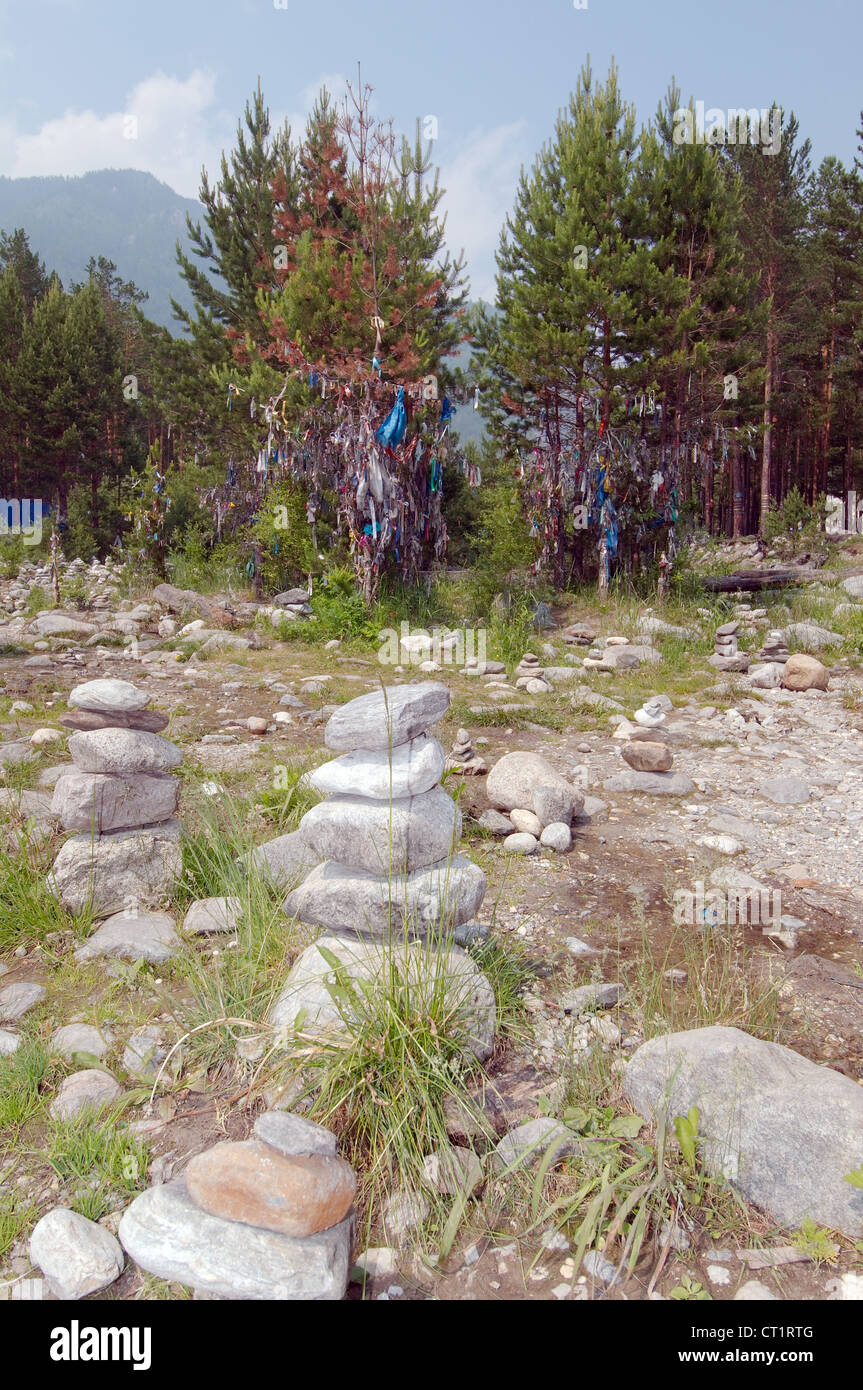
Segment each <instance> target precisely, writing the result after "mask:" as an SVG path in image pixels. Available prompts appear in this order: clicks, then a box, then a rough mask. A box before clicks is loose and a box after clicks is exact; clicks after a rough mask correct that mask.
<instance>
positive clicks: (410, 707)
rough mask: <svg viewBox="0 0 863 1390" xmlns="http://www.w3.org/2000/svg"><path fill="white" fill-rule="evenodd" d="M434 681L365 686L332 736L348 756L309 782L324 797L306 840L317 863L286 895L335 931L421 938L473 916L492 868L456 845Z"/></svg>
mask: <svg viewBox="0 0 863 1390" xmlns="http://www.w3.org/2000/svg"><path fill="white" fill-rule="evenodd" d="M449 703H450V692H449V691H448V689H447V688H446V686H444V685H441V684H439V683H438V682H435V681H428V682H424V683H422V684H417V685H397V686H390V687H388V688H387V689H386V691H383V690H379V691H374V692H373V693H372V694H369V695H361V696H359V698H358V699H356V700H351V701H350V703H349V704H347V705H343V706H342V707H341V708H340V709H338V710H336V712H335V713H334V714H333V715H332V716H331V718H330V720H329V722H328V724H327V726H326V729H325V731H324V739H325V742H326V744H327V746H328V747H329V748H331V749H333V750H334V751H335V752H338V753H341V754H343V756H342V757H338V758H335V759H333V760H332V761H331V762H328V763H324V765H323V766H322V767H319V768H317V769H316V771H314V772H313V773H311V774H310V775H309V778H308V781H309V783H310V785H311V786H313V787H314V788H316V790H317V791H319V792H323V794H324V796H325V798H326V799H325V800H324V801H322V802H321V803H319V805H317V806H313V807H312V809H311V810H310V811H308V812H307V813H306V815H305V816H304V817H303V819H302V821H301V823H300V826H299V829H298V830H297V832H296V836H297V839H298V841H300V842H301V844H302V845H303V846H304V847H305V849H306V851H307V852H308V853H309V854H310V855H311V856H312V857H313V858H314V859H317V860H318V861H322V862H318V864H317V866H316V867H315V868H313V869H312V871H311V873H309V874H308V876H307V877H306V878H305V879H304V881H303V882H302V883H301V884H300V885H299V887H298V888H296V889H295V890H294V891H293V892H291V893H289V895H288V897H287V899H286V901H285V911H286V912H287V913H288V914H289V915H290V916H296V917H297V918H299V920H300V921H303V922H308V923H310V924H312V925H315V926H321V927H325V928H327V929H328V930H329V931H334V932H347V933H350V934H352V935H356V934H359V935H360V936H366V937H368V936H371V937H377V938H383V937H386V936H387V935H389V933H390V932H391V931H392V932H397V933H399V934H401V933H402V931H403V930H407V933H408V935H410V936H414V937H418V938H423V937H425V936H426V934H428V933H432V934H434V933H435V932H439V931H442V930H443V931H446V930H448V929H449V928H450V927H458V926H459V925H460V924H462V923H466V922H469V921H470V920H471V918H473V917H474V915H475V913H476V912H477V910H478V909H479V906H480V904H481V902H482V899H483V895H484V893H485V874H484V873H483V872H482V870H481V869H480V868H478V867H477V865H476V864H473V863H471V862H470V860H468V859H464V858H463V857H462V856H461V855H458V854H454V853H453V850H454V847H455V846H456V845H457V843H458V841H459V838H460V836H461V826H462V818H461V812H460V811H459V809H458V807H457V806H456V805H455V803H454V801H453V800H452V798H451V797H450V796H448V795H447V793H446V792H445V791H444V790H443V788H442V787H440V786H439V785H438V783H439V781H440V778H441V776H442V774H443V771H444V767H445V764H446V756H445V753H444V750H443V748H442V746H441V744H440V743H439V742H438V740H437V739H436V738H432V737H431V736H430V735H429V733H428V730H429V729H430V727H431V726H432V725H433V724H435V723H436V722H437V721H438V720H439V719H441V718H442V717H443V715H444V714H445V713H446V711H447V709H448V708H449Z"/></svg>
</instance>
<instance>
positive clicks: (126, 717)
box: [51, 679, 182, 915]
mask: <svg viewBox="0 0 863 1390" xmlns="http://www.w3.org/2000/svg"><path fill="white" fill-rule="evenodd" d="M149 700H150V697H149V696H148V695H147V694H145V693H144V692H143V691H140V690H138V689H136V687H135V686H134V685H132V684H130V682H129V681H123V680H113V679H106V680H94V681H88V682H87V683H86V684H84V685H79V686H76V688H75V689H74V690H73V691H72V692H71V694H70V696H69V705H70V706H71V710H70V713H69V714H67V715H64V716H62V718H61V722H62V723H63V724H64V725H65V726H66V727H67V728H72V729H75V730H76V732H75V733H73V734H72V735H71V737H70V738H69V752H70V754H71V757H72V762H73V767H72V768H71V769H70V770H69V771H68V772H66V773H65V774H64V775H63V776H61V777H60V778H59V779H58V780H57V783H56V785H55V788H54V797H53V801H52V803H51V811H52V814H53V815H54V816H56V817H57V818H58V819H59V821H60V822H61V824H62V825H63V828H64V829H65V830H69V831H72V832H75V833H73V837H72V839H70V840H67V841H66V844H65V845H64V846H63V848H62V849H61V850H60V853H59V854H58V855H57V858H56V860H55V862H54V868H53V873H52V878H53V886H54V890H55V892H56V893H57V895H58V896H59V897H60V899H61V901H62V902H63V903H64V904H65V905H66V906H67V907H68V908H69V909H70V910H71V911H72V912H81V911H82V910H83V909H84V907H85V906H86V905H87V903H88V902H90V901H91V902H92V907H93V910H94V911H95V912H96V913H98V914H100V915H104V914H107V913H111V912H118V911H120V910H121V909H123V910H128V909H129V907H130V905H132V904H134V906H136V907H155V906H158V904H159V903H160V902H161V901H162V900H163V899H164V898H165V897H166V896H167V895H168V893H169V892H170V889H171V887H172V885H173V883H174V881H175V880H176V879H177V878H178V877H179V874H180V869H181V862H180V848H179V836H180V827H179V823H178V822H177V821H176V820H175V819H174V814H175V812H176V809H177V801H178V794H179V781H178V779H177V778H176V777H173V776H171V775H170V774H171V772H172V770H173V769H174V768H176V767H178V766H179V764H180V762H181V761H182V753H181V752H180V750H179V748H177V747H176V745H175V744H173V743H171V742H170V740H169V739H166V738H162V737H161V736H160V735H159V733H158V732H156V730H158V729H162V728H164V727H165V725H166V724H167V722H168V721H167V719H166V718H165V716H164V715H161V714H158V713H156V712H155V711H150V710H147V709H146V706H147V705H148V704H149Z"/></svg>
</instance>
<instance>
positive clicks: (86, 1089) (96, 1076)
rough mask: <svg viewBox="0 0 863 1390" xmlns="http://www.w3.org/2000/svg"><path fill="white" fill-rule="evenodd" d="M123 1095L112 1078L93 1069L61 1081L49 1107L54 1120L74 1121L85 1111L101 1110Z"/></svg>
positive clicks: (76, 1073) (75, 1073)
mask: <svg viewBox="0 0 863 1390" xmlns="http://www.w3.org/2000/svg"><path fill="white" fill-rule="evenodd" d="M122 1094H123V1092H122V1090H121V1089H120V1087H119V1085H118V1084H117V1082H116V1081H115V1080H114V1078H113V1076H111V1074H110V1073H109V1072H106V1071H98V1070H97V1069H96V1068H95V1067H93V1068H88V1069H87V1070H85V1071H75V1072H73V1073H72V1075H71V1076H67V1077H66V1079H65V1080H64V1081H63V1083H62V1085H61V1087H60V1089H59V1091H58V1092H57V1096H56V1099H55V1100H54V1101H53V1103H52V1104H51V1106H50V1111H51V1115H52V1117H53V1118H54V1119H55V1120H74V1118H75V1116H76V1115H80V1114H81V1113H82V1112H83V1111H85V1110H102V1109H103V1108H104V1107H105V1106H106V1105H112V1104H113V1103H114V1101H115V1100H119V1098H120V1096H121V1095H122Z"/></svg>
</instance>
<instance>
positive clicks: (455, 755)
mask: <svg viewBox="0 0 863 1390" xmlns="http://www.w3.org/2000/svg"><path fill="white" fill-rule="evenodd" d="M446 769H447V772H455V773H457V774H458V775H459V776H467V777H479V776H481V775H482V774H483V773H484V772H487V771H488V764H487V763H486V762H485V760H484V759H483V758H481V757H479V755H478V754H476V753H474V751H473V748H472V747H471V741H470V734H469V733H468V731H467V729H459V731H458V733H457V734H456V738H455V743H454V744H453V746H452V752H451V753H450V755H449V757H448V758H447V760H446Z"/></svg>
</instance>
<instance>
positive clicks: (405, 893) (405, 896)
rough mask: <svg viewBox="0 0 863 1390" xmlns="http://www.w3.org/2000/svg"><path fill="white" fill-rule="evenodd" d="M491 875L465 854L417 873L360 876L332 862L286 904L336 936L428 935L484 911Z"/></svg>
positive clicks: (292, 912) (302, 918)
mask: <svg viewBox="0 0 863 1390" xmlns="http://www.w3.org/2000/svg"><path fill="white" fill-rule="evenodd" d="M485 883H486V880H485V874H484V873H483V872H482V869H480V868H478V866H477V865H476V864H473V863H471V861H470V860H469V859H463V858H462V857H461V855H458V854H456V855H453V857H452V858H451V859H449V860H444V861H443V862H442V863H440V864H430V865H429V866H428V867H427V868H425V869H416V870H415V871H414V872H413V873H412V874H406V875H395V874H394V875H393V876H392V877H391V878H390V877H389V876H387V875H377V874H365V873H359V872H358V871H357V870H354V869H348V868H345V866H344V865H343V864H336V863H334V862H333V861H332V860H328V861H327V862H326V863H325V864H319V865H318V867H317V868H315V869H313V870H312V872H311V873H310V874H309V876H308V878H306V879H305V881H304V882H303V883H301V884H300V886H299V887H298V888H296V889H294V891H293V892H292V893H289V894H288V896H287V898H286V899H285V912H286V913H287V914H288V916H289V917H299V919H300V921H302V922H310V923H311V924H312V925H314V926H321V927H327V928H329V929H330V930H334V931H344V932H350V933H351V934H352V935H353V934H355V933H357V932H360V933H366V934H369V935H372V936H382V935H386V934H388V933H389V932H390V931H391V930H394V931H402V930H403V928H404V927H407V929H408V931H409V932H410V933H411V934H413V935H417V936H424V935H425V934H426V932H427V931H429V930H440V929H441V926H442V925H443V926H444V927H446V926H447V925H449V924H451V925H454V926H458V925H459V924H460V923H461V922H467V921H470V919H471V918H472V917H475V916H476V914H477V912H478V911H479V908H480V905H481V903H482V900H483V896H484V894H485Z"/></svg>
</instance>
